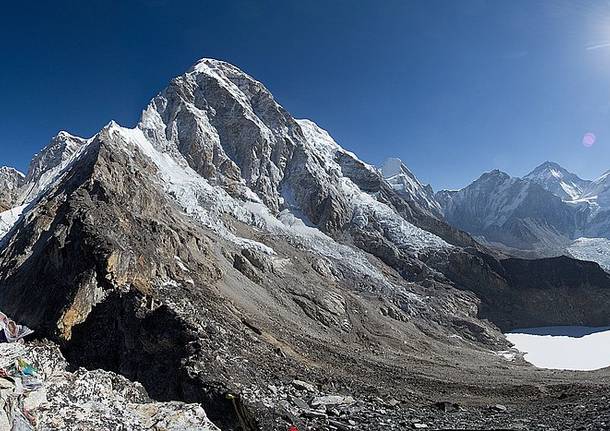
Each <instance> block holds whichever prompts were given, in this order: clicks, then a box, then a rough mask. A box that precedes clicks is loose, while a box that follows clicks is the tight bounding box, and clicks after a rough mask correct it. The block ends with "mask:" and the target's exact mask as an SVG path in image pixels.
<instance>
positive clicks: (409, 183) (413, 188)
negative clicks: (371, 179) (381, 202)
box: [379, 158, 441, 216]
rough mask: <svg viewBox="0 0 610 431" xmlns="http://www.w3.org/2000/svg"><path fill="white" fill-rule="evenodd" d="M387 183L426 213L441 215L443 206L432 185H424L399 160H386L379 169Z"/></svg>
mask: <svg viewBox="0 0 610 431" xmlns="http://www.w3.org/2000/svg"><path fill="white" fill-rule="evenodd" d="M379 169H380V171H381V173H382V174H383V176H384V178H385V179H386V181H387V182H388V183H389V184H390V185H391V186H392V188H393V189H394V190H396V191H397V192H398V193H399V194H400V195H401V196H402V197H403V198H404V199H406V200H407V201H411V202H415V203H417V205H419V206H420V207H421V208H422V209H424V210H425V211H426V212H428V213H430V214H432V215H434V216H440V215H441V206H440V204H439V203H438V202H437V201H436V199H435V198H434V191H433V190H432V187H431V186H430V185H423V184H422V183H421V182H420V181H419V180H418V179H417V177H416V176H415V175H414V174H413V173H412V172H411V171H410V170H409V168H407V166H406V165H405V164H404V163H403V162H402V160H400V159H398V158H388V159H386V160H385V161H384V162H383V164H382V165H381V167H380V168H379Z"/></svg>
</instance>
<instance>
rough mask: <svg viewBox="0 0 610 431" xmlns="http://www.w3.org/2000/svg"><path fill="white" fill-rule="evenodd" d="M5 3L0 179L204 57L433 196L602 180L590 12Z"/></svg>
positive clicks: (607, 33) (604, 143)
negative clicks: (225, 64) (60, 136)
mask: <svg viewBox="0 0 610 431" xmlns="http://www.w3.org/2000/svg"><path fill="white" fill-rule="evenodd" d="M18 3H20V2H10V5H9V3H7V4H6V5H3V10H2V14H1V15H0V46H1V49H0V54H1V57H0V62H1V63H0V66H1V67H0V94H1V95H2V100H3V102H2V103H0V164H8V165H14V166H16V167H18V168H20V169H26V167H27V164H28V161H29V159H30V158H31V156H32V155H33V154H34V153H35V152H36V151H38V150H39V149H40V148H42V147H43V146H45V145H46V144H47V143H48V141H49V140H50V138H51V137H52V136H53V135H55V134H56V133H57V132H58V131H59V130H68V131H70V132H71V133H74V134H78V135H81V136H87V137H88V136H91V135H93V134H94V133H96V132H97V131H98V130H99V129H100V128H101V127H103V125H104V124H106V123H107V122H108V121H109V120H111V119H114V120H116V121H117V122H119V123H120V124H123V125H128V126H132V125H134V124H135V123H136V122H137V119H138V117H139V115H140V112H141V110H142V109H143V108H144V107H145V105H146V104H147V102H148V100H149V99H151V98H152V97H153V96H154V95H155V94H156V93H157V92H158V91H160V90H161V89H162V88H163V87H165V86H166V84H167V83H168V81H169V80H170V79H171V78H172V77H173V76H176V75H179V74H181V73H182V72H184V71H185V70H186V69H187V68H188V67H189V66H191V65H192V64H193V63H194V62H195V61H196V60H197V59H198V58H202V57H214V58H219V59H224V60H227V61H230V62H232V63H234V64H236V65H237V66H239V67H241V68H242V69H243V70H245V71H247V72H248V73H250V74H251V75H253V76H254V77H256V78H257V79H259V80H260V81H262V82H263V83H264V84H265V85H266V86H267V87H268V88H269V89H270V90H271V91H272V92H273V93H274V95H275V97H276V99H277V100H278V101H279V102H280V103H281V104H283V105H284V106H285V107H286V108H287V109H288V110H289V111H290V112H291V113H292V114H293V115H294V116H296V117H300V118H302V117H306V118H311V119H313V120H314V121H316V122H317V123H318V124H320V125H321V126H323V127H324V128H326V129H328V130H329V131H330V132H331V134H332V135H333V136H334V137H335V139H336V140H337V141H338V142H339V143H340V144H341V145H343V146H344V147H346V148H348V149H350V150H352V151H354V152H356V153H357V154H358V155H359V156H360V157H361V158H362V159H364V160H367V161H369V162H372V163H380V162H381V161H382V160H383V159H384V158H385V157H389V156H397V157H400V158H402V159H403V160H404V161H405V163H406V164H407V165H408V166H409V167H410V168H411V169H412V170H413V171H414V172H415V173H416V174H417V175H418V176H419V177H420V178H421V179H422V180H423V181H426V182H430V183H431V184H432V185H433V187H434V188H435V189H439V188H445V187H448V188H459V187H463V186H465V185H467V184H468V183H469V182H470V181H471V180H473V179H475V178H476V177H478V176H479V175H480V174H481V173H482V172H483V171H487V170H491V169H494V168H499V169H502V170H505V171H507V172H509V173H510V174H513V175H523V174H525V173H527V172H528V171H529V170H531V169H532V168H534V167H535V166H536V165H537V164H539V163H541V162H543V161H545V160H553V161H557V162H559V163H560V164H562V165H564V166H565V167H566V168H568V169H571V170H573V171H575V172H577V173H579V174H580V175H581V176H583V177H585V178H594V177H596V176H598V175H600V174H601V173H602V172H604V171H607V170H608V169H610V3H609V2H607V1H584V0H579V1H573V2H569V1H564V0H555V1H551V0H548V1H536V0H524V1H522V0H504V1H500V0H490V1H484V0H460V1H448V0H443V1H435V0H418V1H415V0H413V1H411V0H396V1H394V0H383V1H379V0H376V1H368V0H358V1H353V0H345V1H333V0H326V1H318V0H308V1H290V0H283V1H279V0H278V1H261V0H258V1H256V0H252V1H218V2H215V1H204V0H200V1H194V0H193V1H180V0H173V1H169V0H168V1H165V0H147V1H146V0H141V1H135V0H133V1H127V0H126V1H103V2H102V1H96V0H88V1H53V2H51V1H49V2H21V3H23V4H18ZM586 133H594V134H595V135H596V138H597V139H596V142H595V144H594V145H593V146H592V147H590V148H586V147H585V146H583V145H582V138H583V136H584V135H585V134H586Z"/></svg>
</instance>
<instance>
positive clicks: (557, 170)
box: [523, 162, 592, 200]
mask: <svg viewBox="0 0 610 431" xmlns="http://www.w3.org/2000/svg"><path fill="white" fill-rule="evenodd" d="M523 179H524V180H527V181H531V182H534V183H536V184H539V185H540V186H542V187H543V188H544V189H545V190H548V191H549V192H551V193H553V194H554V195H556V196H558V197H560V198H561V199H563V200H574V199H578V198H580V197H581V196H582V194H583V193H584V191H585V190H586V189H587V187H589V186H590V185H591V183H592V181H589V180H583V179H581V178H580V177H579V176H578V175H576V174H573V173H572V172H569V171H568V170H567V169H564V168H562V167H561V166H560V165H559V164H557V163H554V162H544V163H543V164H541V165H540V166H538V167H537V168H536V169H534V170H533V171H532V172H530V173H529V174H527V175H526V176H525V177H523Z"/></svg>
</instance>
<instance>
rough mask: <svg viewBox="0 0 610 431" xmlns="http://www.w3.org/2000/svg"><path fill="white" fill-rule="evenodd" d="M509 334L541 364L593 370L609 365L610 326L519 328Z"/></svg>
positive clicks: (530, 359) (532, 360)
mask: <svg viewBox="0 0 610 431" xmlns="http://www.w3.org/2000/svg"><path fill="white" fill-rule="evenodd" d="M506 338H508V340H509V341H510V342H511V343H513V344H514V345H515V347H516V348H517V349H518V350H520V351H521V352H524V353H525V356H524V359H525V360H526V361H528V362H529V363H531V364H532V365H535V366H536V367H538V368H550V369H556V370H581V371H590V370H597V369H600V368H605V367H608V366H610V326H609V327H603V328H589V327H585V326H554V327H547V328H527V329H516V330H515V331H513V332H511V333H508V334H506Z"/></svg>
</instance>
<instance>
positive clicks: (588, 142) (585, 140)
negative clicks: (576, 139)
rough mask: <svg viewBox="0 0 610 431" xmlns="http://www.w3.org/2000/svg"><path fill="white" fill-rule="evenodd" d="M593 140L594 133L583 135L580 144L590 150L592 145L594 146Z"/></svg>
mask: <svg viewBox="0 0 610 431" xmlns="http://www.w3.org/2000/svg"><path fill="white" fill-rule="evenodd" d="M595 139H596V137H595V134H594V133H591V132H588V133H585V136H583V137H582V144H583V145H584V146H585V147H587V148H591V147H592V146H593V144H595Z"/></svg>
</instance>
